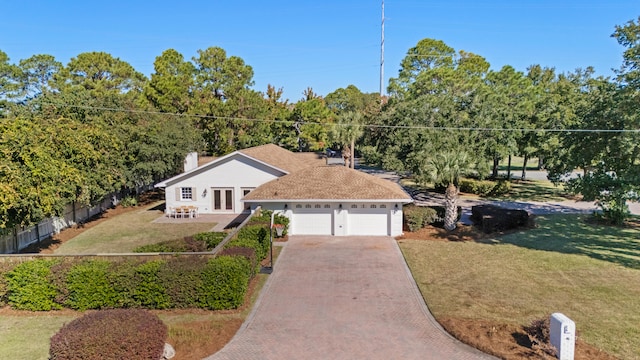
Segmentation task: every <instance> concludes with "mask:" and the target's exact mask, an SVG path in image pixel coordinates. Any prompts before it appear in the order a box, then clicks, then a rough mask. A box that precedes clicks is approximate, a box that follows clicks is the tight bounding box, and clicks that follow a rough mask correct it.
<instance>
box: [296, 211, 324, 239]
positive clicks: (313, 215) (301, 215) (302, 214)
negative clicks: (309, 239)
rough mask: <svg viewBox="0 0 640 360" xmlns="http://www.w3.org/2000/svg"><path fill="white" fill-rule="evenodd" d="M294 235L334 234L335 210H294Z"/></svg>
mask: <svg viewBox="0 0 640 360" xmlns="http://www.w3.org/2000/svg"><path fill="white" fill-rule="evenodd" d="M291 222H292V223H293V226H292V228H293V232H292V234H293V235H332V234H333V231H332V230H333V211H332V210H331V209H325V208H320V209H316V208H311V209H308V208H307V209H305V208H302V209H295V208H294V210H293V219H292V220H291Z"/></svg>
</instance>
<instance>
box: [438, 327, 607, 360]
mask: <svg viewBox="0 0 640 360" xmlns="http://www.w3.org/2000/svg"><path fill="white" fill-rule="evenodd" d="M438 321H439V322H440V324H441V325H442V327H443V328H444V329H445V330H447V332H449V333H450V334H451V335H453V336H454V337H455V338H457V339H459V340H460V341H462V342H464V343H466V344H469V345H471V346H473V347H475V348H477V349H479V350H481V351H483V352H485V353H487V354H491V355H494V356H497V357H499V358H501V359H505V360H516V359H544V360H547V359H549V360H551V359H555V357H554V356H551V355H549V354H547V353H545V352H544V351H543V350H541V349H538V348H536V346H534V345H533V344H532V342H531V340H530V338H529V336H528V335H527V332H526V331H525V329H524V327H523V326H521V325H516V324H503V323H496V322H491V321H485V320H476V319H457V318H439V319H438ZM574 359H575V360H595V359H598V360H615V359H616V357H614V356H611V355H609V354H607V353H605V352H603V351H601V350H599V349H597V348H595V347H593V346H591V345H589V344H587V343H585V342H584V341H582V340H580V339H579V338H578V339H577V340H576V348H575V357H574Z"/></svg>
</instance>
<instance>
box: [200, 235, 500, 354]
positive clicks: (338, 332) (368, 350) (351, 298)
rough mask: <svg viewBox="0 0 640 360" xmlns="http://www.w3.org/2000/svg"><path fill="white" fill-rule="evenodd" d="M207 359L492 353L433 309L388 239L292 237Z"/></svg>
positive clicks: (397, 249)
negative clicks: (442, 321) (245, 312)
mask: <svg viewBox="0 0 640 360" xmlns="http://www.w3.org/2000/svg"><path fill="white" fill-rule="evenodd" d="M207 359H211V360H213V359H494V358H493V357H491V356H488V355H485V354H483V353H481V352H479V351H477V350H475V349H473V348H471V347H469V346H467V345H464V344H462V343H460V342H458V341H457V340H455V339H453V338H452V337H451V336H450V335H448V334H447V333H446V332H444V330H443V329H442V328H441V327H440V325H438V323H437V322H436V321H435V320H434V319H433V317H432V316H431V314H430V312H429V310H428V309H427V307H426V305H425V303H424V301H423V299H422V296H421V295H420V292H419V291H418V288H417V286H416V284H415V282H414V280H413V278H412V277H411V274H410V273H409V269H408V268H407V266H406V263H405V261H404V258H403V257H402V254H401V253H400V250H399V248H398V245H397V243H396V242H395V240H394V239H392V238H389V237H332V236H291V237H290V238H289V241H288V242H287V243H286V246H285V247H284V249H283V251H282V253H281V254H280V256H279V258H278V262H277V263H276V264H275V267H274V271H273V273H272V274H271V275H270V278H269V279H268V281H267V283H266V285H265V287H264V288H263V290H262V293H261V295H260V297H259V299H258V301H257V303H256V305H255V307H254V309H253V311H252V313H251V315H249V317H248V318H247V320H246V321H245V323H244V324H243V325H242V327H241V328H240V330H239V331H238V333H237V334H236V336H235V337H234V338H233V339H232V340H231V342H230V343H229V344H227V346H225V347H224V348H223V349H222V350H220V351H219V352H218V353H216V354H214V355H212V356H210V357H208V358H207Z"/></svg>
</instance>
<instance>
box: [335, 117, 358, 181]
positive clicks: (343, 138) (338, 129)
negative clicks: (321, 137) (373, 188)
mask: <svg viewBox="0 0 640 360" xmlns="http://www.w3.org/2000/svg"><path fill="white" fill-rule="evenodd" d="M363 124H364V116H363V115H362V113H361V112H356V111H347V112H345V113H343V114H341V115H339V116H338V122H337V123H336V125H335V126H334V127H333V130H332V131H331V137H332V138H333V139H334V141H335V142H337V143H341V144H342V145H343V148H346V147H347V146H348V148H349V150H350V160H349V161H348V162H345V163H346V164H347V165H348V166H349V165H350V167H351V168H352V169H353V168H355V161H354V160H355V149H356V145H355V142H356V140H358V139H359V138H361V137H362V135H364V127H363Z"/></svg>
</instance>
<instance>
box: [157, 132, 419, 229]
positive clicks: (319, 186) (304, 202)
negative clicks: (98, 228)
mask: <svg viewBox="0 0 640 360" xmlns="http://www.w3.org/2000/svg"><path fill="white" fill-rule="evenodd" d="M156 187H160V188H164V189H165V196H166V205H167V208H171V207H178V206H185V205H189V206H196V207H197V208H198V212H199V214H215V213H232V214H240V213H243V212H250V211H254V210H255V209H256V208H258V206H260V207H262V208H263V209H269V210H274V211H276V212H279V213H281V214H283V215H285V216H287V217H288V218H289V219H290V226H289V234H291V235H336V236H342V235H391V236H397V235H400V234H402V205H403V204H406V203H409V202H411V201H412V200H411V197H410V196H409V195H408V194H407V193H406V192H405V191H404V190H403V189H402V188H401V187H400V186H399V185H398V184H395V183H393V182H391V181H388V180H384V179H380V178H378V177H375V176H373V175H369V174H365V173H363V172H361V171H357V170H352V169H349V168H347V167H345V166H340V165H326V163H325V161H324V160H323V159H319V158H318V156H317V155H315V154H310V153H293V152H290V151H288V150H286V149H283V148H281V147H279V146H277V145H273V144H268V145H262V146H257V147H253V148H248V149H244V150H239V151H235V152H233V153H231V154H228V155H225V156H223V157H220V158H217V159H215V160H213V161H211V162H209V163H206V164H203V165H200V166H198V167H195V168H193V169H190V170H187V171H185V172H184V173H182V174H180V175H177V176H175V177H173V178H171V179H168V180H165V181H163V182H160V183H158V184H156Z"/></svg>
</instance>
